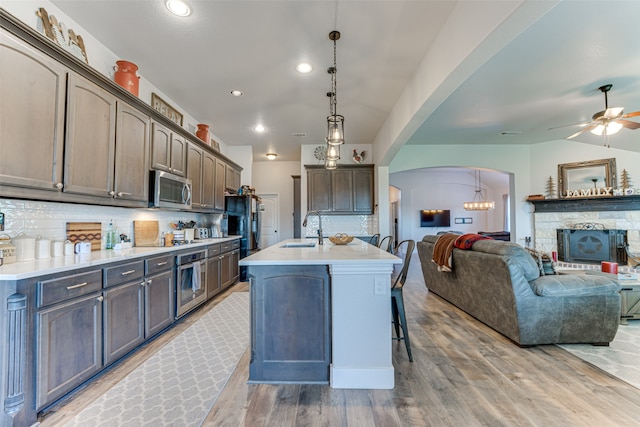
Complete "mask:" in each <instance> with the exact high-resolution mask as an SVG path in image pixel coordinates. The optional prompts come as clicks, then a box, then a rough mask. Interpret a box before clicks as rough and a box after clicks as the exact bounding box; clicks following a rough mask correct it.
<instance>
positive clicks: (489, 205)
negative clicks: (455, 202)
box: [463, 169, 496, 211]
mask: <svg viewBox="0 0 640 427" xmlns="http://www.w3.org/2000/svg"><path fill="white" fill-rule="evenodd" d="M463 206H464V210H465V211H490V210H493V209H495V207H496V204H495V202H493V201H490V200H484V197H483V196H482V183H481V181H480V170H478V169H476V172H475V195H474V196H473V201H471V202H464V205H463Z"/></svg>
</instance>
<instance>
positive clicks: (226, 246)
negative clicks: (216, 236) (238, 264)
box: [220, 239, 240, 253]
mask: <svg viewBox="0 0 640 427" xmlns="http://www.w3.org/2000/svg"><path fill="white" fill-rule="evenodd" d="M239 247H240V240H237V239H236V240H231V241H229V242H224V243H220V252H222V253H225V252H229V251H232V250H234V249H238V248H239Z"/></svg>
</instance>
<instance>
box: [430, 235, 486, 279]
mask: <svg viewBox="0 0 640 427" xmlns="http://www.w3.org/2000/svg"><path fill="white" fill-rule="evenodd" d="M478 240H493V239H491V237H489V236H482V235H480V234H463V235H459V234H451V233H446V234H441V235H440V236H439V237H438V240H436V243H435V244H434V245H433V256H432V257H431V261H433V262H435V263H436V264H437V266H438V271H446V272H451V271H452V270H453V265H452V262H451V261H452V257H451V255H452V254H453V248H454V247H455V248H458V249H465V250H468V249H471V247H472V246H473V244H474V243H475V242H477V241H478Z"/></svg>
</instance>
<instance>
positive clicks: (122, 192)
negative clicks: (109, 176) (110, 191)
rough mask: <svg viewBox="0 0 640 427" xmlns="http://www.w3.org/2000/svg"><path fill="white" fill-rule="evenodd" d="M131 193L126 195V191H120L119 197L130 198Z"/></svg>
mask: <svg viewBox="0 0 640 427" xmlns="http://www.w3.org/2000/svg"><path fill="white" fill-rule="evenodd" d="M130 195H131V193H126V192H124V191H118V197H122V196H130Z"/></svg>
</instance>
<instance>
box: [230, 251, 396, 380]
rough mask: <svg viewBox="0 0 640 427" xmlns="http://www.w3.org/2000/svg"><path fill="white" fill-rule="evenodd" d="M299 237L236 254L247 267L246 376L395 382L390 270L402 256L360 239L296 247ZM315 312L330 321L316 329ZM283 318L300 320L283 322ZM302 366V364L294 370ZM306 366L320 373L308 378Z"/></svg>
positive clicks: (275, 378)
mask: <svg viewBox="0 0 640 427" xmlns="http://www.w3.org/2000/svg"><path fill="white" fill-rule="evenodd" d="M305 241H306V242H307V243H308V242H309V241H308V240H295V239H293V240H286V241H284V242H280V243H278V244H276V245H273V246H271V247H269V248H267V249H265V250H262V251H260V252H257V253H255V254H253V255H251V256H249V257H247V258H244V259H242V260H240V265H245V266H248V267H249V274H250V279H251V292H252V307H251V312H252V314H251V315H252V361H251V367H250V378H249V381H250V382H252V383H259V382H265V383H279V382H281V383H297V382H299V383H318V382H324V383H327V382H328V383H329V384H330V386H331V387H332V388H352V389H391V388H393V387H394V368H393V363H392V357H391V345H392V336H391V331H392V324H391V289H390V288H391V273H392V272H393V266H394V264H401V263H402V260H401V259H400V258H398V257H396V256H394V255H392V254H389V253H387V252H385V251H383V250H381V249H379V248H377V247H376V246H373V245H369V244H368V243H365V242H361V241H359V240H356V241H354V242H352V243H350V244H349V245H343V246H340V245H334V244H332V243H330V242H329V241H328V240H325V241H324V245H317V244H316V245H315V246H314V247H295V244H297V243H298V242H300V243H302V242H305ZM261 267H266V268H261ZM318 268H320V270H321V271H324V278H323V277H322V274H316V273H317V272H318ZM306 269H308V271H309V272H310V273H309V274H308V275H307V274H306ZM327 269H328V277H327ZM289 271H290V274H289ZM312 271H315V272H316V273H313V274H311V272H312ZM314 274H316V275H314ZM322 283H324V285H323V284H322ZM313 289H317V291H315V290H313ZM312 290H313V291H312ZM312 292H313V293H312ZM324 295H327V296H328V295H330V298H325V297H324ZM295 298H299V300H295ZM329 299H330V302H329ZM269 304H272V305H269ZM321 313H326V315H325V318H326V317H327V316H330V319H325V320H326V323H325V324H326V325H327V326H326V327H325V328H324V329H323V330H322V331H320V332H319V329H318V327H317V325H318V324H319V323H324V321H323V320H322V319H323V316H322V314H321ZM283 316H286V317H287V318H288V319H301V320H299V321H282V320H281V317H283ZM305 319H306V320H305ZM305 321H306V322H307V324H306V325H305ZM271 325H276V327H272V326H271ZM307 331H312V333H308V332H307ZM310 335H312V336H310ZM309 343H312V344H309ZM329 343H330V349H331V352H330V355H329V354H328V353H327V354H326V357H325V358H324V359H323V358H322V357H320V356H321V355H322V351H321V349H322V348H323V347H328V345H329ZM309 345H311V346H312V347H313V348H309ZM305 346H306V347H305ZM315 350H317V351H315ZM311 354H313V355H314V356H311ZM283 355H284V357H283ZM298 355H300V357H299V358H298ZM316 356H317V357H316ZM323 363H324V365H322V364H323ZM305 364H306V365H305ZM319 364H320V365H321V366H324V367H325V368H324V369H322V367H321V366H319ZM303 366H308V369H299V371H298V372H296V369H298V368H301V367H303ZM327 368H328V375H327ZM310 370H312V371H314V372H315V373H317V372H320V374H322V371H324V372H325V374H324V376H323V378H324V379H321V378H318V377H317V376H314V377H313V378H310V377H308V376H307V375H308V373H309V372H310ZM314 375H315V374H314Z"/></svg>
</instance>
